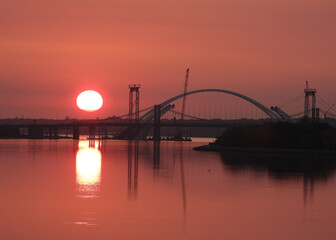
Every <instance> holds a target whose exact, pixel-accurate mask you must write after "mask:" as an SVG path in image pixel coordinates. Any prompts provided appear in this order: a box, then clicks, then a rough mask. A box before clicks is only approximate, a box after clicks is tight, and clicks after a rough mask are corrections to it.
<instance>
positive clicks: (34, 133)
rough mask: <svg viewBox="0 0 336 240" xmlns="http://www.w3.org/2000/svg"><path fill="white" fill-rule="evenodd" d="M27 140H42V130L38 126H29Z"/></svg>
mask: <svg viewBox="0 0 336 240" xmlns="http://www.w3.org/2000/svg"><path fill="white" fill-rule="evenodd" d="M28 138H31V139H41V138H43V128H42V127H38V126H31V127H29V128H28Z"/></svg>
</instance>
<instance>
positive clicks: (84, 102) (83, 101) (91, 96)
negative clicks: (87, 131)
mask: <svg viewBox="0 0 336 240" xmlns="http://www.w3.org/2000/svg"><path fill="white" fill-rule="evenodd" d="M77 106H78V108H79V109H82V110H84V111H88V112H93V111H96V110H98V109H99V108H101V107H102V106H103V98H102V96H101V95H100V94H99V93H98V92H96V91H93V90H87V91H84V92H82V93H80V94H79V95H78V97H77Z"/></svg>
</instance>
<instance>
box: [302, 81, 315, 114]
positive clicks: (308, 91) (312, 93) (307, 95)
mask: <svg viewBox="0 0 336 240" xmlns="http://www.w3.org/2000/svg"><path fill="white" fill-rule="evenodd" d="M304 92H305V102H304V117H305V118H312V119H316V118H319V110H318V109H316V95H315V94H316V92H317V90H316V89H313V88H309V85H308V81H306V88H305V90H304ZM310 97H311V109H310V103H309V99H310Z"/></svg>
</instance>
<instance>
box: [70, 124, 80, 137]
mask: <svg viewBox="0 0 336 240" xmlns="http://www.w3.org/2000/svg"><path fill="white" fill-rule="evenodd" d="M72 139H73V140H79V126H78V125H73V127H72Z"/></svg>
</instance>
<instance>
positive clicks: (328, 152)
mask: <svg viewBox="0 0 336 240" xmlns="http://www.w3.org/2000/svg"><path fill="white" fill-rule="evenodd" d="M193 150H196V151H209V152H239V153H273V154H287V155H288V154H290V155H329V156H336V151H335V150H326V149H288V148H251V147H225V146H220V145H215V144H208V145H202V146H198V147H194V148H193Z"/></svg>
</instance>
